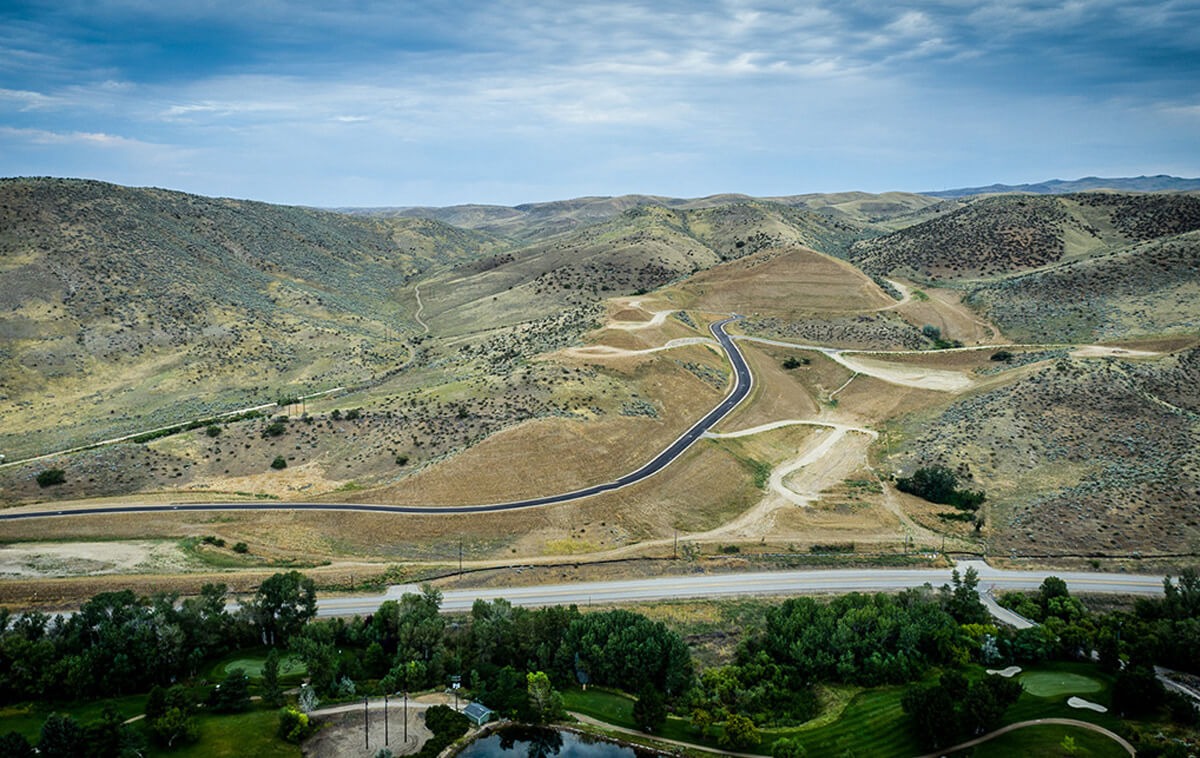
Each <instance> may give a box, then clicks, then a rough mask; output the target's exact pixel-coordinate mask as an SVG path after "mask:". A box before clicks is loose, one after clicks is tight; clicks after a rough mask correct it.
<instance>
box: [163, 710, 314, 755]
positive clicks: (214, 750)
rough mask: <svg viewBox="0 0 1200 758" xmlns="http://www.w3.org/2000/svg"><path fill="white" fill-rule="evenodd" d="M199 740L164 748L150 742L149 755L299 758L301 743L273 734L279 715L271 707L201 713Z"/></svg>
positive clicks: (277, 724) (275, 730) (198, 718)
mask: <svg viewBox="0 0 1200 758" xmlns="http://www.w3.org/2000/svg"><path fill="white" fill-rule="evenodd" d="M196 718H197V720H198V721H199V722H200V739H199V740H197V741H196V742H194V743H192V744H191V745H184V746H182V747H178V748H175V749H174V750H166V749H163V748H160V747H158V746H157V745H154V744H153V743H151V746H150V751H149V753H148V755H150V756H173V757H174V758H242V757H243V756H254V757H255V758H300V746H299V745H292V744H290V743H288V742H284V741H283V740H281V739H279V737H278V736H276V734H277V731H278V729H279V714H278V711H276V710H275V709H274V708H270V709H263V710H259V709H255V710H252V711H246V712H245V713H235V714H232V715H217V714H203V715H200V716H197V717H196Z"/></svg>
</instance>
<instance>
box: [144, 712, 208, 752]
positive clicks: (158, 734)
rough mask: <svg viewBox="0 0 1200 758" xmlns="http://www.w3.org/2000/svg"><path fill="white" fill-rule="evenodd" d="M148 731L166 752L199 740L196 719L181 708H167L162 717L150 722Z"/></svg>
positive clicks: (198, 728)
mask: <svg viewBox="0 0 1200 758" xmlns="http://www.w3.org/2000/svg"><path fill="white" fill-rule="evenodd" d="M149 729H150V734H151V735H152V736H153V737H154V739H155V740H157V741H158V743H159V744H161V745H162V746H163V747H165V748H167V749H168V750H170V749H172V748H176V747H179V746H180V745H182V744H183V743H185V742H195V741H196V740H198V739H200V726H199V725H198V724H197V723H196V719H195V718H194V717H192V716H190V715H188V713H187V712H185V711H184V710H183V709H181V708H168V709H167V710H166V712H165V713H164V714H163V715H161V716H159V717H158V718H156V719H155V720H154V721H151V722H150V724H149Z"/></svg>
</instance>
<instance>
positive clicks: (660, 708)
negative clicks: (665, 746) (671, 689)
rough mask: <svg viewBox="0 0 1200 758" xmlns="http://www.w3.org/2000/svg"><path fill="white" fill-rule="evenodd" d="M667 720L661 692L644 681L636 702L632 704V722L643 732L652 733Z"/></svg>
mask: <svg viewBox="0 0 1200 758" xmlns="http://www.w3.org/2000/svg"><path fill="white" fill-rule="evenodd" d="M666 721H667V707H666V704H665V703H664V702H663V696H662V693H661V692H659V691H658V690H657V689H655V688H654V685H652V684H650V683H649V682H646V683H645V684H643V685H642V689H641V690H640V691H639V692H638V699H637V702H636V703H634V704H633V723H635V724H637V728H638V729H641V730H642V731H643V732H648V733H654V732H657V731H658V730H659V729H661V728H662V725H663V724H665V723H666Z"/></svg>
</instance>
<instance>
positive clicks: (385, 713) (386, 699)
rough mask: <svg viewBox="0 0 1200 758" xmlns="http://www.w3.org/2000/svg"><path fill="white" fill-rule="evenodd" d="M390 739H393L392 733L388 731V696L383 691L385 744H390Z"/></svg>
mask: <svg viewBox="0 0 1200 758" xmlns="http://www.w3.org/2000/svg"><path fill="white" fill-rule="evenodd" d="M389 739H391V735H390V734H389V733H388V696H387V693H386V692H385V693H383V744H384V745H388V744H390V743H389V742H388V740H389Z"/></svg>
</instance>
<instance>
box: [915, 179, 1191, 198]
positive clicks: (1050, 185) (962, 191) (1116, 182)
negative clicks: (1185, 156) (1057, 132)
mask: <svg viewBox="0 0 1200 758" xmlns="http://www.w3.org/2000/svg"><path fill="white" fill-rule="evenodd" d="M1098 189H1110V190H1119V191H1122V192H1194V191H1197V190H1200V178H1197V179H1185V178H1183V177H1179V176H1170V175H1168V174H1155V175H1154V176H1123V177H1109V178H1104V177H1099V176H1085V177H1083V178H1082V179H1072V180H1067V179H1050V180H1048V181H1044V182H1038V183H1036V184H989V185H988V186H986V187H960V188H958V189H948V190H937V191H935V192H921V193H919V194H922V195H928V196H929V197H948V198H955V197H972V196H974V195H989V194H998V193H1001V192H1032V193H1035V194H1039V195H1060V194H1064V193H1067V192H1087V191H1090V190H1098Z"/></svg>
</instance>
